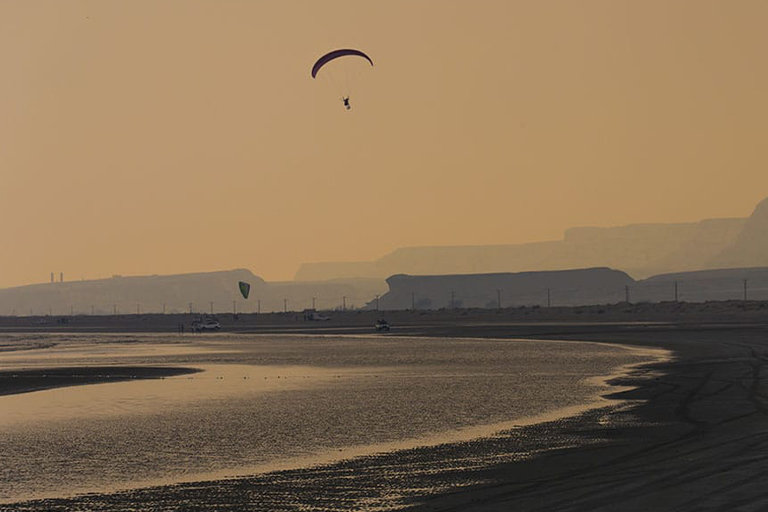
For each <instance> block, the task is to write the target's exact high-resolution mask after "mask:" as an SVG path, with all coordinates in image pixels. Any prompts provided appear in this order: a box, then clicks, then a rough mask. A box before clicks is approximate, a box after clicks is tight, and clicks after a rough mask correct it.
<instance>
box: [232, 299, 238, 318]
mask: <svg viewBox="0 0 768 512" xmlns="http://www.w3.org/2000/svg"><path fill="white" fill-rule="evenodd" d="M232 314H233V315H236V314H237V301H236V300H233V301H232Z"/></svg>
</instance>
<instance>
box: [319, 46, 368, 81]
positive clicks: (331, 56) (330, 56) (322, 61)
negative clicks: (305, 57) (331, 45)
mask: <svg viewBox="0 0 768 512" xmlns="http://www.w3.org/2000/svg"><path fill="white" fill-rule="evenodd" d="M346 56H358V57H362V58H364V59H366V60H367V61H368V62H370V63H371V66H373V61H372V60H371V58H370V57H369V56H367V55H366V54H364V53H363V52H361V51H360V50H353V49H350V48H346V49H341V50H333V51H332V52H328V53H326V54H325V55H323V56H322V57H320V58H319V59H317V62H315V65H314V66H312V78H316V77H317V72H318V71H320V68H322V67H323V66H325V65H326V64H328V63H329V62H331V61H332V60H335V59H338V58H339V57H346Z"/></svg>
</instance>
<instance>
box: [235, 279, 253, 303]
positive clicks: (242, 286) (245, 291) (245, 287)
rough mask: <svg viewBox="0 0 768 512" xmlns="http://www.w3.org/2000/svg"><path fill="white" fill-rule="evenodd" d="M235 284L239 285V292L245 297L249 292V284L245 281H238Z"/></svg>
mask: <svg viewBox="0 0 768 512" xmlns="http://www.w3.org/2000/svg"><path fill="white" fill-rule="evenodd" d="M237 286H239V287H240V293H242V294H243V298H244V299H247V298H248V294H249V293H251V285H250V284H248V283H246V282H245V281H240V282H239V283H237Z"/></svg>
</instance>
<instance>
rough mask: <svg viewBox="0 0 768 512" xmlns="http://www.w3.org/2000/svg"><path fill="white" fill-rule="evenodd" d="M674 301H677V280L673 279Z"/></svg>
mask: <svg viewBox="0 0 768 512" xmlns="http://www.w3.org/2000/svg"><path fill="white" fill-rule="evenodd" d="M675 302H677V281H675Z"/></svg>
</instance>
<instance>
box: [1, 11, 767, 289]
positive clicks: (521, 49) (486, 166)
mask: <svg viewBox="0 0 768 512" xmlns="http://www.w3.org/2000/svg"><path fill="white" fill-rule="evenodd" d="M766 20H768V2H766V1H764V0H755V1H745V0H729V1H707V0H690V1H680V0H642V1H640V0H635V1H617V0H605V1H592V0H580V1H572V0H563V1H549V0H525V1H514V0H501V1H489V0H483V1H469V0H465V1H461V2H458V1H448V0H435V1H420V0H406V1H399V0H398V1H396V0H386V1H384V0H381V1H377V2H373V1H362V0H354V1H330V0H323V1H317V0H308V1H294V0H269V1H267V0H251V1H245V0H240V1H234V0H179V1H171V0H151V1H141V0H124V1H117V0H113V1H104V0H92V1H74V0H71V1H62V0H50V1H39V0H3V1H2V2H0V70H1V72H0V227H1V228H2V239H1V240H2V242H0V287H7V286H16V285H22V284H28V283H35V282H46V281H48V279H49V275H50V272H56V275H57V276H58V273H59V272H64V274H65V279H67V280H78V279H81V278H84V279H95V278H98V277H108V276H110V275H112V274H123V275H132V274H168V273H180V272H197V271H212V270H222V269H230V268H248V269H250V270H252V271H253V272H254V273H256V274H258V275H260V276H262V277H264V278H265V279H267V280H285V279H291V278H292V277H293V275H294V273H295V272H296V270H297V269H298V266H299V265H300V264H301V263H302V262H311V261H326V260H330V261H336V260H339V261H346V260H349V261H353V260H371V259H375V258H378V257H380V256H382V255H384V254H385V253H387V252H389V251H391V250H393V249H395V248H397V247H402V246H410V245H470V244H506V243H520V242H530V241H539V240H551V239H558V238H560V237H561V236H562V233H563V230H564V229H566V228H568V227H571V226H578V225H596V226H613V225H621V224H628V223H641V222H684V221H695V220H699V219H702V218H709V217H745V216H747V215H749V214H750V212H751V210H752V208H753V207H754V206H755V204H756V203H757V202H758V201H760V200H761V199H763V198H765V197H766V196H768V143H766V135H767V134H768V128H767V127H766V120H767V119H768V100H767V99H766V95H768V66H767V65H766V57H765V52H766V49H768V30H766V28H765V24H766ZM340 47H341V48H344V47H352V48H359V49H361V50H363V51H365V52H366V53H367V54H368V55H370V56H371V58H372V59H373V61H374V63H375V66H374V67H373V68H370V69H369V70H367V72H366V73H362V74H361V75H360V76H359V77H358V78H359V80H357V81H356V83H355V84H354V89H353V94H352V98H351V102H352V106H353V109H352V111H350V112H347V111H345V110H344V108H343V105H342V103H341V101H340V99H339V97H338V95H337V94H335V92H334V91H333V90H331V89H330V88H329V87H327V84H324V83H322V82H320V81H317V80H313V79H312V78H311V77H310V69H311V66H312V64H313V62H314V61H315V60H316V59H317V58H318V57H320V56H321V55H322V54H324V53H326V52H327V51H330V50H332V49H335V48H340Z"/></svg>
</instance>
